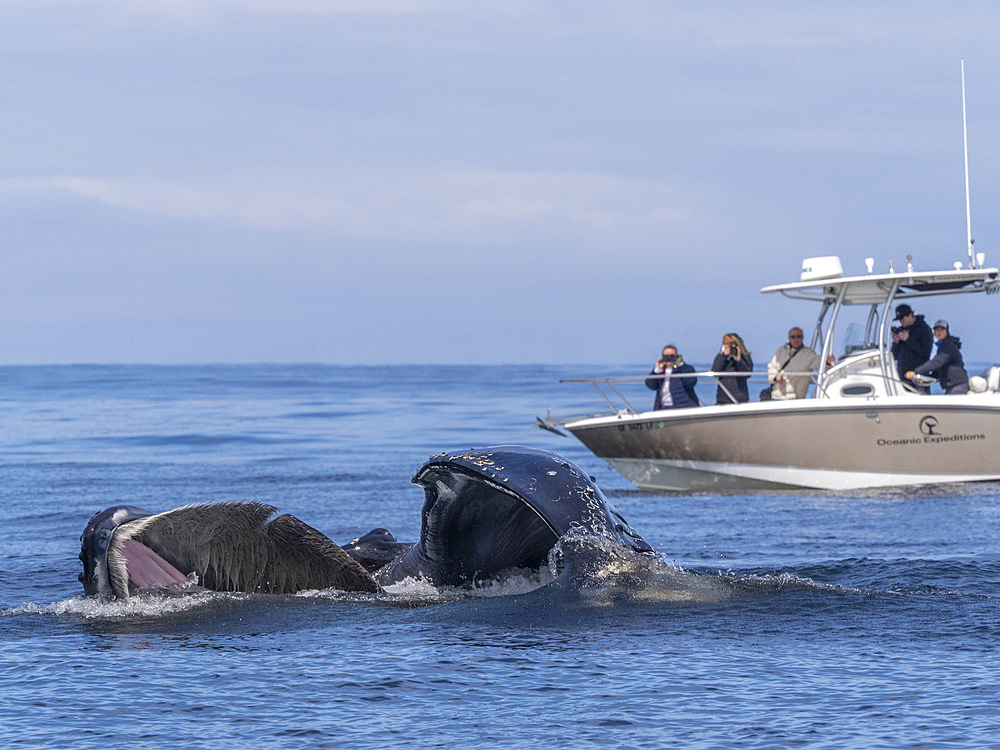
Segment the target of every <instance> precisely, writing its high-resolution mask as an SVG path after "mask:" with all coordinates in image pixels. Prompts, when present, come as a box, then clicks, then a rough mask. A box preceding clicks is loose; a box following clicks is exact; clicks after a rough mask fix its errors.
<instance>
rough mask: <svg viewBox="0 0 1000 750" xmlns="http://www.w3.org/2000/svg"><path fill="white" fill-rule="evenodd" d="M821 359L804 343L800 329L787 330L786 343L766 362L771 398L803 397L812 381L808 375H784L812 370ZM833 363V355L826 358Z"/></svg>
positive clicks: (783, 399)
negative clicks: (786, 372)
mask: <svg viewBox="0 0 1000 750" xmlns="http://www.w3.org/2000/svg"><path fill="white" fill-rule="evenodd" d="M821 361H822V359H821V358H820V356H819V355H818V354H817V353H816V352H815V351H813V350H812V348H811V347H808V346H806V345H805V339H804V337H803V333H802V329H801V328H799V327H798V326H796V327H795V328H791V329H789V331H788V343H787V344H784V345H782V346H781V347H779V349H778V351H776V352H775V353H774V357H773V358H772V359H771V361H770V362H768V364H767V379H768V382H770V383H771V398H773V399H776V400H778V401H787V400H790V399H793V398H805V397H806V392H807V391H808V390H809V383H810V382H811V381H812V378H810V377H809V376H808V375H786V374H785V370H787V371H788V372H812V371H813V370H815V369H816V368H817V367H819V365H820V362H821ZM827 364H833V357H830V358H829V359H828V360H827Z"/></svg>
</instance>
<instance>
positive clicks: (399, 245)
mask: <svg viewBox="0 0 1000 750" xmlns="http://www.w3.org/2000/svg"><path fill="white" fill-rule="evenodd" d="M997 28H1000V6H997V5H996V4H994V3H988V2H982V3H966V2H956V3H950V4H943V3H937V2H905V3H903V2H897V3H888V2H878V1H877V0H876V1H875V2H840V3H837V4H836V5H834V4H832V3H830V4H817V3H791V2H788V3H773V2H754V3H742V4H739V3H730V2H684V3H678V2H666V1H660V2H628V1H625V2H616V3H587V2H516V1H512V2H505V1H504V0H499V1H498V2H489V3H482V2H441V3H439V2H432V1H428V2H422V1H420V0H399V1H396V0H348V1H345V2H337V1H336V0H330V1H329V2H318V1H317V2H313V1H310V0H298V1H296V0H274V1H273V2H272V1H271V0H239V1H238V0H232V1H231V2H230V1H215V2H212V1H211V0H204V1H199V2H194V1H190V2H189V1H187V0H163V1H157V0H145V1H144V2H141V3H138V2H124V1H121V2H111V1H102V2H92V1H90V0H76V1H74V2H62V1H59V0H0V61H2V64H3V70H4V74H3V76H2V78H0V102H2V110H0V111H2V112H3V113H4V115H3V118H2V120H0V159H2V161H0V164H2V171H0V248H2V253H3V258H4V261H5V262H4V269H5V272H4V273H3V274H2V277H0V312H2V320H3V323H4V325H3V326H2V340H0V362H2V363H5V364H18V363H70V362H168V363H169V362H266V361H274V362H295V361H313V362H331V363H386V362H405V363H422V362H442V363H501V362H554V363H567V364H576V363H580V364H611V363H640V364H643V365H645V364H646V363H648V362H651V361H652V359H655V355H656V353H657V351H658V348H659V346H660V345H661V344H662V343H665V342H667V341H673V342H676V343H677V344H678V345H679V346H680V347H681V349H682V351H683V352H684V353H685V356H686V357H687V358H688V359H689V360H692V361H695V362H707V361H708V360H709V359H710V358H711V356H712V353H713V352H714V351H715V349H716V348H717V347H718V345H719V343H720V341H721V337H722V334H723V333H724V332H725V331H728V330H736V331H738V332H740V333H741V334H742V336H743V337H744V339H745V340H746V341H747V344H748V346H749V347H750V348H751V349H752V350H754V351H755V353H756V357H755V358H756V359H757V360H759V361H766V359H768V358H769V357H770V354H771V353H773V351H774V349H775V348H776V347H777V346H778V345H779V344H780V343H782V341H783V340H784V336H785V331H786V330H787V328H788V327H789V326H790V325H792V324H798V325H802V326H806V327H808V326H809V325H810V324H811V323H812V316H813V315H814V311H813V309H812V308H811V307H810V306H809V305H807V304H805V303H795V302H787V301H785V302H783V301H781V300H779V299H776V298H772V297H770V296H763V295H760V294H759V289H760V287H762V286H765V285H767V284H773V283H780V282H785V281H793V280H795V279H796V278H797V276H798V271H799V268H800V264H801V259H802V258H803V257H808V256H815V255H828V254H836V255H840V256H841V257H842V258H843V261H844V266H845V269H846V270H847V271H849V272H858V273H860V272H862V271H863V269H864V265H863V259H864V258H865V257H866V256H873V257H875V258H876V259H877V268H884V267H886V266H887V263H888V260H889V259H890V258H891V259H894V260H896V262H897V263H900V262H901V261H902V260H903V258H904V257H905V255H906V254H907V253H912V254H913V256H914V258H915V265H916V266H917V267H918V268H927V267H931V266H942V267H948V266H950V265H951V263H952V262H953V261H955V260H962V259H963V258H964V253H965V234H966V229H965V195H964V174H963V162H962V119H961V88H960V84H961V80H960V59H961V58H963V57H964V58H965V60H966V81H967V88H968V112H969V142H970V143H969V145H970V170H971V183H972V217H973V235H974V236H975V237H976V239H977V245H976V247H977V249H978V250H980V251H983V252H986V254H987V264H988V265H990V264H992V265H995V264H997V263H1000V250H998V251H994V250H993V248H994V247H996V245H997V242H998V239H1000V219H998V218H997V217H996V211H995V210H994V206H996V204H997V200H998V197H1000V177H998V175H1000V170H998V162H1000V132H998V131H997V129H996V123H997V122H998V121H1000V117H998V114H1000V113H998V111H997V110H998V108H1000V104H998V103H1000V50H998V47H997V45H996V42H995V36H996V29H997ZM996 305H997V298H989V299H984V298H981V297H980V298H975V299H973V300H970V301H968V302H967V303H966V302H958V301H949V302H947V304H945V302H935V303H934V305H933V306H931V305H930V303H928V304H927V305H926V306H927V307H928V308H929V309H927V310H925V312H926V313H927V315H928V317H929V318H930V319H931V320H933V319H935V318H937V317H942V316H943V317H948V318H949V319H951V320H952V328H953V331H954V332H955V333H958V334H959V335H960V336H962V337H963V339H964V340H965V341H966V349H965V350H966V356H967V358H968V359H973V360H977V361H979V360H987V359H995V358H996V357H995V354H994V352H995V350H996V345H997V342H996V340H995V338H993V339H988V338H986V336H987V334H988V333H989V329H991V328H992V326H990V327H989V328H987V327H985V326H984V325H983V321H984V320H990V321H993V320H995V319H996V314H997V310H996ZM587 374H592V373H587Z"/></svg>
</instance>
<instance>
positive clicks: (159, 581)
mask: <svg viewBox="0 0 1000 750" xmlns="http://www.w3.org/2000/svg"><path fill="white" fill-rule="evenodd" d="M121 553H122V557H124V558H125V565H126V567H127V569H128V577H129V579H130V580H131V581H132V583H134V584H135V585H136V586H138V587H139V588H141V589H145V588H161V587H163V588H165V587H167V586H170V585H171V584H175V583H183V582H184V581H185V580H186V576H184V575H183V574H182V573H181V572H180V571H179V570H177V568H175V567H174V566H173V565H171V564H170V563H168V562H167V561H166V560H164V559H163V558H162V557H160V556H159V555H158V554H156V553H155V552H153V550H151V549H150V548H149V547H147V546H146V545H145V544H143V543H142V542H137V541H135V540H134V539H126V540H125V541H124V542H122V545H121Z"/></svg>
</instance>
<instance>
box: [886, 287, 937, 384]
mask: <svg viewBox="0 0 1000 750" xmlns="http://www.w3.org/2000/svg"><path fill="white" fill-rule="evenodd" d="M896 320H897V321H898V322H899V326H893V328H892V356H893V357H894V358H895V360H896V372H898V373H899V377H900V378H902V379H903V380H909V378H907V377H906V373H908V372H913V371H914V370H916V369H917V368H918V367H920V365H922V364H923V363H924V362H926V361H927V360H929V359H930V358H931V349H933V348H934V334H932V333H931V327H930V326H929V325H927V323H926V322H925V321H924V316H923V315H914V313H913V308H912V307H910V306H909V305H907V304H902V305H900V306H899V307H897V308H896ZM914 387H916V388H917V390H919V391H922V392H923V393H930V392H931V389H930V388H921V387H919V386H914Z"/></svg>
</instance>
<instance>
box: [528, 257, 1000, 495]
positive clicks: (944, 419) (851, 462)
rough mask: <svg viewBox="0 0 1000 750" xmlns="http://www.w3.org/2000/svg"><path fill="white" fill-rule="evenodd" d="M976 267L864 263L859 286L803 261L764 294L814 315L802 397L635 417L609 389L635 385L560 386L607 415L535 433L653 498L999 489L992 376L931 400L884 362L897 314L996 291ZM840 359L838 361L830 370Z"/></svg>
mask: <svg viewBox="0 0 1000 750" xmlns="http://www.w3.org/2000/svg"><path fill="white" fill-rule="evenodd" d="M983 260H984V257H983V255H982V254H979V255H978V256H973V255H972V253H971V244H970V259H969V267H968V268H962V263H955V267H954V268H953V269H950V270H941V271H929V272H924V271H916V270H914V269H913V267H912V259H910V258H908V262H907V269H906V270H905V271H902V272H897V271H896V270H895V269H894V268H893V267H892V265H891V264H890V270H889V272H888V273H882V274H877V273H874V272H873V267H874V261H873V260H872V259H870V258H869V259H867V260H866V264H867V269H868V273H867V274H865V275H861V276H844V275H843V272H842V266H841V262H840V259H839V258H838V257H833V256H830V257H822V258H807V259H806V260H805V261H803V268H802V274H801V276H800V279H799V280H798V281H796V282H791V283H786V284H778V285H775V286H768V287H764V288H763V289H762V290H761V291H762V292H764V293H767V294H782V295H784V296H785V297H788V298H790V299H797V300H807V301H812V302H815V303H818V304H819V306H820V310H819V315H818V318H817V321H816V327H815V331H814V334H813V348H816V346H817V344H820V343H821V344H822V355H821V359H822V364H821V365H820V369H819V371H818V372H817V373H798V374H800V375H803V376H809V377H812V378H813V380H814V383H815V385H814V386H813V387H812V388H811V392H810V395H809V397H808V398H803V399H794V400H789V401H762V402H748V403H738V404H728V405H724V406H705V407H701V408H691V409H665V410H659V411H647V412H638V411H636V410H635V409H633V408H632V406H631V404H629V403H628V400H627V399H626V398H625V397H624V396H623V395H622V393H621V389H620V388H619V387H617V386H620V385H621V384H624V383H627V382H636V381H637V380H641V379H635V378H633V379H631V380H630V379H627V378H620V379H613V378H602V379H588V380H575V381H565V382H579V383H590V384H592V385H594V386H595V387H596V388H597V390H598V391H599V392H600V393H601V395H602V396H603V397H604V399H605V401H606V402H607V403H608V404H609V405H610V406H611V408H612V411H613V413H612V414H610V415H600V416H590V417H582V418H571V419H553V418H551V417H550V418H548V419H546V420H545V421H544V423H543V426H546V427H548V428H550V429H559V428H560V427H562V428H564V429H565V430H567V431H568V432H570V433H571V434H572V435H574V436H575V437H576V438H578V439H579V440H580V441H581V442H582V443H583V444H584V445H586V446H587V447H588V448H589V449H590V450H591V451H593V452H594V453H595V454H596V455H597V456H599V457H601V458H603V459H605V460H606V461H607V462H608V463H609V464H611V466H612V467H613V468H615V469H616V470H617V471H618V472H619V473H621V474H622V475H623V476H625V477H626V478H627V479H628V480H630V481H631V482H632V483H634V484H635V485H637V486H638V487H641V488H647V489H666V490H682V491H685V490H707V489H712V490H720V489H731V490H743V489H758V488H818V489H830V490H848V489H860V488H868V487H885V486H902V485H920V484H935V483H940V482H970V481H982V480H998V479H1000V393H998V385H1000V367H991V368H989V370H987V371H986V372H985V373H984V375H983V376H976V377H973V378H970V392H969V393H967V394H963V395H927V394H925V393H923V392H917V391H916V390H915V389H914V388H913V387H912V386H911V385H910V384H909V383H906V382H904V381H902V380H900V379H899V377H898V375H897V373H896V368H895V364H894V361H893V356H892V351H891V334H890V323H891V320H892V309H893V306H894V305H895V304H896V303H899V302H902V301H904V300H906V301H909V300H914V299H922V298H925V297H934V296H945V295H954V294H978V293H981V294H984V296H985V295H992V294H994V293H996V292H997V291H1000V280H998V270H997V269H996V268H983V267H982V264H983ZM858 313H860V315H859V314H858ZM845 319H853V322H848V323H847V325H846V335H844V336H843V337H839V338H837V339H836V340H837V341H840V342H841V346H840V351H839V352H837V351H835V337H836V336H837V333H838V330H840V328H841V327H843V325H842V324H843V323H844V322H845ZM834 354H837V355H839V356H838V359H837V361H836V363H835V364H827V361H828V358H831V357H830V355H834ZM831 359H832V358H831ZM789 374H795V373H789ZM694 375H697V376H702V377H708V378H710V379H716V380H717V379H718V377H719V376H721V375H725V376H726V377H733V376H734V375H744V376H748V377H750V378H753V377H754V376H755V375H756V376H757V377H761V374H760V373H756V374H755V373H732V372H726V373H714V372H701V373H694ZM688 376H689V377H690V376H691V375H688ZM660 377H663V376H660ZM667 377H678V376H676V375H674V376H667ZM679 377H684V376H683V375H682V376H679ZM643 379H644V378H643ZM751 382H752V381H751ZM616 403H618V404H621V405H622V408H616Z"/></svg>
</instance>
